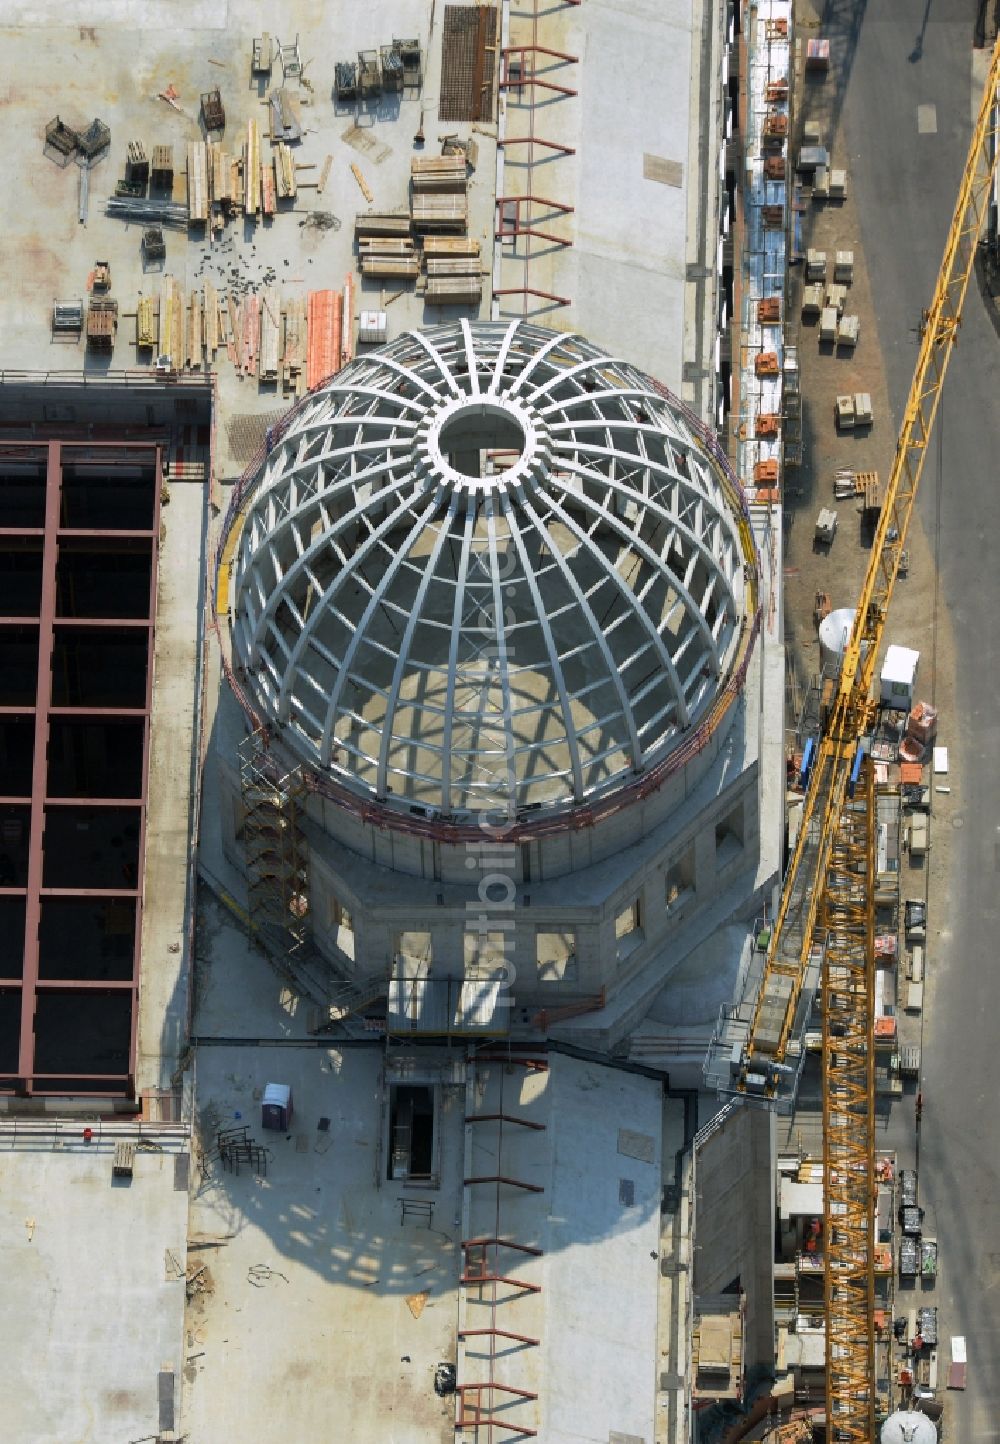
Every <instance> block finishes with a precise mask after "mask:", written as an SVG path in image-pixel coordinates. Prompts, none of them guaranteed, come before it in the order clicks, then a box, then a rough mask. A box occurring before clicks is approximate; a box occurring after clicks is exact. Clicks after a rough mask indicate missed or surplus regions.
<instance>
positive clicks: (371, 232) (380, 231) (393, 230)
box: [354, 211, 410, 241]
mask: <svg viewBox="0 0 1000 1444" xmlns="http://www.w3.org/2000/svg"><path fill="white" fill-rule="evenodd" d="M409 234H410V213H409V211H363V212H361V213H360V214H359V215H356V216H355V217H354V238H355V240H358V241H360V240H361V239H362V238H363V237H365V236H400V237H404V236H409Z"/></svg>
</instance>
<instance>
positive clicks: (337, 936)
mask: <svg viewBox="0 0 1000 1444" xmlns="http://www.w3.org/2000/svg"><path fill="white" fill-rule="evenodd" d="M328 916H329V919H330V927H331V929H332V930H333V941H334V942H335V943H336V945H337V947H338V948H339V950H340V951H341V952H342V953H343V954H344V956H345V957H348V958H350V960H351V962H352V963H353V962H354V961H355V953H354V919H353V917H352V916H351V912H350V909H349V908H347V907H345V905H344V904H343V903H342V902H341V900H340V898H339V897H337V896H336V895H335V894H333V893H331V894H330V904H329V913H328Z"/></svg>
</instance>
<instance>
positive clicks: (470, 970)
mask: <svg viewBox="0 0 1000 1444" xmlns="http://www.w3.org/2000/svg"><path fill="white" fill-rule="evenodd" d="M505 937H506V934H505V933H504V932H502V931H501V930H500V929H499V928H498V929H495V930H490V931H487V932H482V933H481V932H479V931H475V932H466V933H464V934H463V938H464V940H465V977H466V978H467V979H468V980H469V981H470V982H485V981H487V980H488V979H490V978H496V977H499V976H501V975H502V974H503V972H504V970H505V968H506V966H507V954H506V953H505V951H504V939H505Z"/></svg>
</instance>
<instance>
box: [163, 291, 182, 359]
mask: <svg viewBox="0 0 1000 1444" xmlns="http://www.w3.org/2000/svg"><path fill="white" fill-rule="evenodd" d="M159 323H160V325H159V345H158V354H159V355H160V356H165V357H167V359H168V361H169V363H170V367H171V369H172V370H173V371H180V370H182V369H183V366H184V360H185V347H184V342H185V336H184V329H185V328H184V292H183V290H182V289H181V287H180V286H179V285H178V284H177V282H176V281H175V280H174V278H173V276H164V278H163V289H162V291H161V294H160V315H159Z"/></svg>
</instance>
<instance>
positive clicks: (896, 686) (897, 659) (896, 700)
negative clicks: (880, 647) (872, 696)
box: [879, 644, 920, 712]
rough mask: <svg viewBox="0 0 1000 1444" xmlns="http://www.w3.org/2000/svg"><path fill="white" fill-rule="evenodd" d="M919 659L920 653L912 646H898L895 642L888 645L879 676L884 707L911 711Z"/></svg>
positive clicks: (880, 698)
mask: <svg viewBox="0 0 1000 1444" xmlns="http://www.w3.org/2000/svg"><path fill="white" fill-rule="evenodd" d="M919 661H920V653H919V652H916V651H914V650H913V648H912V647H898V646H896V645H895V644H894V645H893V646H891V647H886V649H885V661H884V662H883V664H882V673H881V676H880V678H879V701H880V702H881V703H882V705H883V707H896V708H898V709H899V711H901V712H909V711H910V709H911V708H912V706H913V689H914V686H915V685H916V680H917V663H918V662H919Z"/></svg>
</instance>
